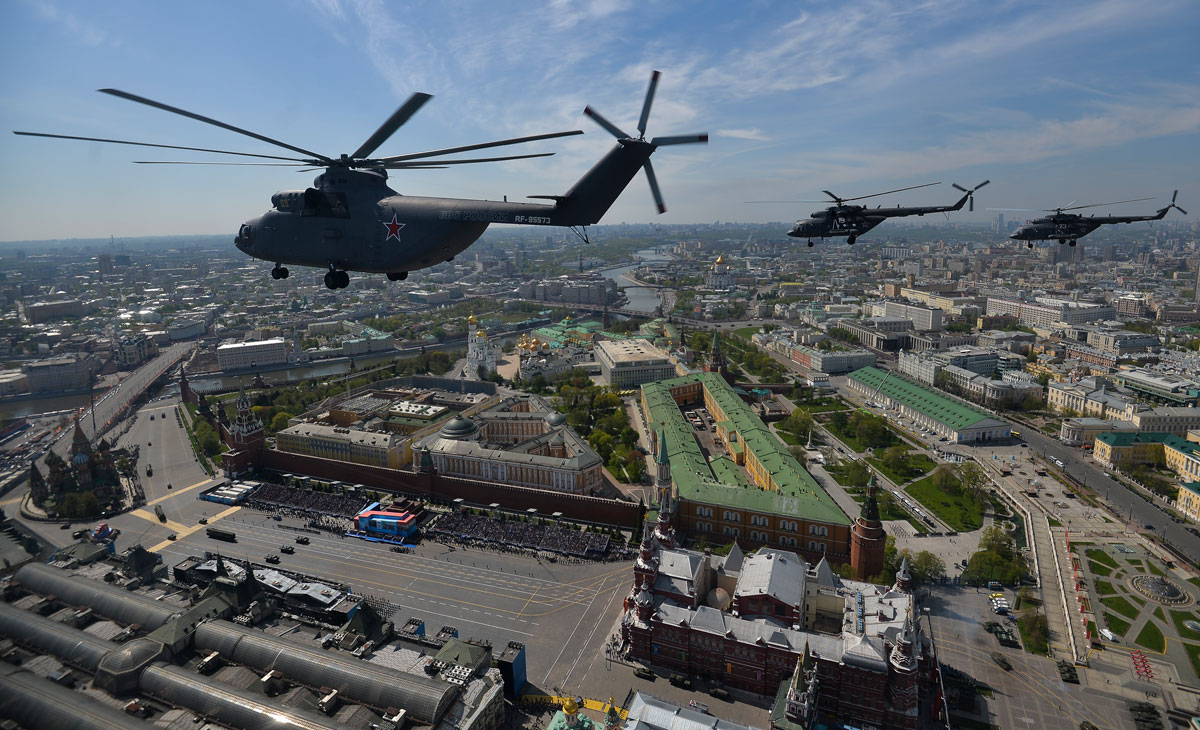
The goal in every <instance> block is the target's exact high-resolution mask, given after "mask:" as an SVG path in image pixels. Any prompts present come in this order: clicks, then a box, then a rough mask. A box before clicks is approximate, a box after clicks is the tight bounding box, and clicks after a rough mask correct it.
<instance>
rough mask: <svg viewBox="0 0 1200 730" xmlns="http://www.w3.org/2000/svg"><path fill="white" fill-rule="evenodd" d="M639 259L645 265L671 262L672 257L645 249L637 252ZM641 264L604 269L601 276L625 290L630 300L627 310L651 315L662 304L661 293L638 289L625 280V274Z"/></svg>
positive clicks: (655, 250) (658, 251)
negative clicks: (656, 262) (655, 262)
mask: <svg viewBox="0 0 1200 730" xmlns="http://www.w3.org/2000/svg"><path fill="white" fill-rule="evenodd" d="M637 256H638V258H640V259H641V260H642V262H643V263H647V262H653V261H670V260H671V257H670V256H667V255H666V254H664V253H662V252H661V250H660V249H657V248H645V249H642V250H641V251H638V252H637ZM640 265H641V264H627V265H625V266H617V267H614V268H611V269H603V270H602V271H600V275H601V276H603V277H604V278H605V279H612V280H613V281H615V282H617V286H618V287H621V288H623V289H625V298H626V299H628V300H629V304H627V305H626V308H627V309H633V310H637V311H639V312H646V313H647V314H651V313H653V312H654V310H655V309H656V308H658V305H659V304H660V303H661V300H660V299H659V293H658V290H656V289H643V288H641V287H636V285H634V283H633V282H631V281H630V280H629V279H626V278H625V274H628V273H629V272H631V271H633V270H635V269H637V268H638V267H639V266H640Z"/></svg>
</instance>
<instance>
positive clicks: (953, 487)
mask: <svg viewBox="0 0 1200 730" xmlns="http://www.w3.org/2000/svg"><path fill="white" fill-rule="evenodd" d="M932 479H933V486H935V487H937V488H938V489H940V490H942V491H943V492H956V491H958V474H956V473H955V469H954V467H953V466H950V465H949V464H938V467H937V468H936V469H934V470H933V477H932Z"/></svg>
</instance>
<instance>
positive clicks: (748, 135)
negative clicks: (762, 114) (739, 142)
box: [716, 127, 771, 142]
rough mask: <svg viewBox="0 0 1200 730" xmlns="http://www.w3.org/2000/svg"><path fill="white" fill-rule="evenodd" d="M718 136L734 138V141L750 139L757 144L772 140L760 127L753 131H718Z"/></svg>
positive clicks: (752, 129)
mask: <svg viewBox="0 0 1200 730" xmlns="http://www.w3.org/2000/svg"><path fill="white" fill-rule="evenodd" d="M716 136H718V137H732V138H733V139H749V140H754V141H756V142H767V141H769V140H770V139H771V138H770V137H769V136H767V135H766V134H765V133H764V132H763V131H762V130H761V129H759V128H758V127H754V128H751V129H718V130H717V131H716Z"/></svg>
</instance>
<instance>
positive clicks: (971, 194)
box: [950, 180, 991, 213]
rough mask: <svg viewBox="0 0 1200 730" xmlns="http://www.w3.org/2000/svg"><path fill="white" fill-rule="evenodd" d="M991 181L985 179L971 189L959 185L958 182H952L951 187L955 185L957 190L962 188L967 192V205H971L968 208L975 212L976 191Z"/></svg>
mask: <svg viewBox="0 0 1200 730" xmlns="http://www.w3.org/2000/svg"><path fill="white" fill-rule="evenodd" d="M990 182H991V180H984V181H983V182H981V183H979V184H978V185H976V186H975V187H973V188H970V189H969V190H968V189H967V188H964V187H963V186H962V185H959V184H958V183H950V187H953V188H955V189H957V190H961V191H963V192H964V193H966V194H967V205H968V206H969V207H968V208H967V209H968V210H969V211H971V212H972V213H973V212H975V191H976V190H978V189H979V188H981V187H983V186H984V185H987V184H988V183H990Z"/></svg>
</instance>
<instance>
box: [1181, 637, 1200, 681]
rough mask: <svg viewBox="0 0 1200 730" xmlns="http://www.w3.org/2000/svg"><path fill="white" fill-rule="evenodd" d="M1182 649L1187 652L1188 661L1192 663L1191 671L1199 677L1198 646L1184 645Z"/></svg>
mask: <svg viewBox="0 0 1200 730" xmlns="http://www.w3.org/2000/svg"><path fill="white" fill-rule="evenodd" d="M1183 648H1184V649H1185V650H1186V651H1187V655H1188V659H1190V660H1191V662H1192V671H1193V672H1195V673H1196V674H1197V675H1198V676H1200V644H1188V643H1186V642H1185V643H1184V645H1183Z"/></svg>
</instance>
